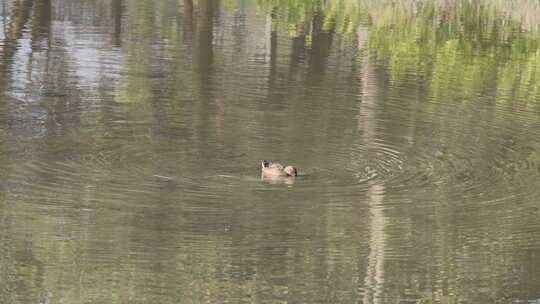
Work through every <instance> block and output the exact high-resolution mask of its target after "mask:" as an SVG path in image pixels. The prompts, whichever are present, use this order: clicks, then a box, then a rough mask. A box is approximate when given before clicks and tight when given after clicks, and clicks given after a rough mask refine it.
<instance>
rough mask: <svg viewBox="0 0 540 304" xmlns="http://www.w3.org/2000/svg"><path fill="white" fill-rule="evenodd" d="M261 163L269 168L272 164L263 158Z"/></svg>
mask: <svg viewBox="0 0 540 304" xmlns="http://www.w3.org/2000/svg"><path fill="white" fill-rule="evenodd" d="M261 165H262V167H263V168H268V166H269V165H270V162H269V161H267V160H261Z"/></svg>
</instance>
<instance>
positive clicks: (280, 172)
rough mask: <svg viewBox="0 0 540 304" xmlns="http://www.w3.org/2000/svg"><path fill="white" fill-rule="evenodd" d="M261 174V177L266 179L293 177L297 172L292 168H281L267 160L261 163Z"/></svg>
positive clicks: (279, 165)
mask: <svg viewBox="0 0 540 304" xmlns="http://www.w3.org/2000/svg"><path fill="white" fill-rule="evenodd" d="M261 172H262V175H263V176H267V177H289V176H292V177H294V176H297V175H298V170H297V169H296V168H295V167H293V166H286V167H283V166H282V165H281V164H279V163H273V162H270V161H267V160H263V161H261Z"/></svg>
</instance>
